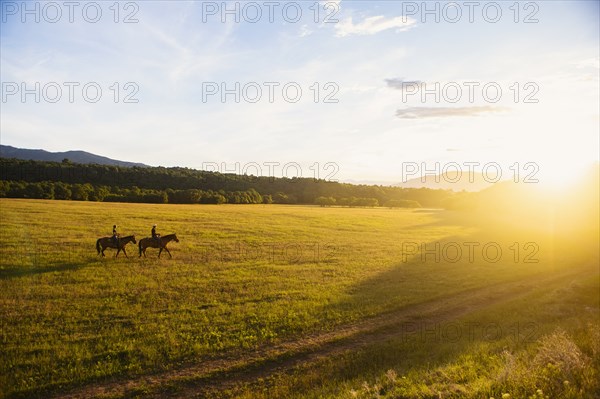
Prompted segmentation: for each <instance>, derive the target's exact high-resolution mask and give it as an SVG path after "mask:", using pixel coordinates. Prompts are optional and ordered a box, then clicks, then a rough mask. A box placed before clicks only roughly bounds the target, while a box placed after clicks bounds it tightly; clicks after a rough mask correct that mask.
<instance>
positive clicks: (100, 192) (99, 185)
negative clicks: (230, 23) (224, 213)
mask: <svg viewBox="0 0 600 399" xmlns="http://www.w3.org/2000/svg"><path fill="white" fill-rule="evenodd" d="M457 195H461V193H454V192H452V191H451V190H436V189H428V188H418V189H415V188H401V187H393V186H378V185H354V184H348V183H339V182H332V181H326V180H323V179H314V178H286V177H266V176H253V175H238V174H229V173H219V172H211V171H202V170H195V169H190V168H181V167H170V168H166V167H137V166H135V167H123V166H107V165H97V164H78V163H73V162H70V161H69V160H68V159H65V160H63V162H44V161H28V160H18V159H7V158H0V197H6V198H32V199H55V200H76V201H105V202H139V203H173V204H196V203H198V204H224V203H228V204H271V203H276V204H317V205H321V206H332V205H337V206H362V207H373V206H387V207H391V208H392V207H405V208H418V207H444V204H448V203H451V202H452V201H453V200H454V199H455V197H456V196H457Z"/></svg>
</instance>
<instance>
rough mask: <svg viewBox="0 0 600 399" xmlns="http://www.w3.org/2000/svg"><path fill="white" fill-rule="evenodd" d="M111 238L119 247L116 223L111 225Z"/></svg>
mask: <svg viewBox="0 0 600 399" xmlns="http://www.w3.org/2000/svg"><path fill="white" fill-rule="evenodd" d="M112 240H113V242H114V243H115V245H116V246H117V248H119V246H120V245H119V244H120V242H119V233H117V225H116V224H115V225H113V232H112Z"/></svg>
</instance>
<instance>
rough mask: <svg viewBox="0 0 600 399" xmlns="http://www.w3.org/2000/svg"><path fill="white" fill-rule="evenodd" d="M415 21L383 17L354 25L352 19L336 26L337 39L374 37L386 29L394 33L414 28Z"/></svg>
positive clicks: (371, 18)
mask: <svg viewBox="0 0 600 399" xmlns="http://www.w3.org/2000/svg"><path fill="white" fill-rule="evenodd" d="M416 23H417V21H416V20H414V19H413V18H410V17H404V16H400V17H395V18H385V17H384V16H383V15H377V16H375V17H369V18H365V19H364V20H363V21H361V22H358V23H354V22H353V20H352V17H348V18H346V19H344V20H342V21H340V22H339V23H338V24H337V25H336V26H335V30H336V33H335V35H336V36H337V37H344V36H351V35H374V34H376V33H379V32H383V31H385V30H388V29H396V32H402V31H406V30H409V29H411V28H413V27H415V26H416Z"/></svg>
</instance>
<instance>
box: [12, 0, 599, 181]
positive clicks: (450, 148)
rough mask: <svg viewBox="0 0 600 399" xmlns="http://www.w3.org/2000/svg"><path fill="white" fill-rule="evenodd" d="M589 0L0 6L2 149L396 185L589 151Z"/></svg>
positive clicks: (595, 70) (594, 110) (547, 165)
mask: <svg viewBox="0 0 600 399" xmlns="http://www.w3.org/2000/svg"><path fill="white" fill-rule="evenodd" d="M598 4H599V3H598V2H597V1H564V2H562V1H545V2H541V1H538V2H531V1H529V2H514V1H507V2H491V1H474V2H469V1H465V2H461V1H457V2H446V1H444V2H436V1H430V2H427V3H423V2H421V1H419V2H410V1H351V0H337V1H313V0H309V1H284V2H281V1H257V2H252V1H237V2H236V1H229V2H222V1H216V2H213V1H130V2H127V1H122V2H116V1H97V2H88V1H82V2H80V1H74V2H70V3H69V2H63V1H56V2H35V1H28V2H22V1H17V2H14V1H1V2H0V5H1V13H2V14H1V21H0V51H1V53H0V78H1V79H0V80H1V82H2V92H1V97H2V98H1V102H0V107H1V110H0V112H1V115H0V116H1V118H0V143H2V144H4V145H12V146H15V147H22V148H41V149H45V150H48V151H67V150H84V151H89V152H92V153H95V154H99V155H103V156H107V157H110V158H114V159H120V160H127V161H134V162H142V163H145V164H148V165H153V166H159V165H160V166H182V167H190V168H195V169H205V170H217V171H221V172H235V173H248V174H255V175H256V174H262V175H272V176H276V177H282V176H287V177H293V176H303V177H320V178H326V179H328V180H338V181H353V182H380V183H384V184H387V183H397V182H401V181H405V180H408V179H409V178H412V177H416V176H420V175H422V174H428V173H429V174H432V173H439V172H444V171H453V170H460V171H461V172H464V173H467V172H468V171H470V170H477V171H483V172H484V173H489V178H490V180H491V179H493V178H494V176H495V175H496V174H497V173H498V172H500V174H501V177H502V179H512V180H515V181H517V180H518V181H523V179H526V178H529V179H530V180H533V181H542V182H549V183H560V182H566V181H569V180H570V179H572V178H573V177H574V176H577V175H578V174H580V173H581V171H582V170H583V169H584V168H585V167H587V166H588V165H590V164H591V163H593V162H594V161H596V162H597V160H598V151H599V149H598V148H599V126H600V116H599V112H600V111H599V110H600V103H599V98H600V88H599V74H600V66H599V64H600V55H599V51H600V50H599V49H600V43H599V41H600V39H599V37H600V30H599V13H600V11H599V6H598Z"/></svg>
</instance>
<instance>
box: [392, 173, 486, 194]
mask: <svg viewBox="0 0 600 399" xmlns="http://www.w3.org/2000/svg"><path fill="white" fill-rule="evenodd" d="M489 180H490V179H487V180H486V179H485V176H484V175H483V174H481V173H478V172H473V173H472V175H471V176H470V175H469V171H468V170H465V171H463V173H462V175H461V176H460V178H459V179H458V178H457V175H456V173H448V174H446V175H444V174H442V175H435V176H434V175H427V176H425V177H424V178H421V177H417V178H414V179H410V180H407V181H406V182H404V183H398V184H394V186H395V187H402V188H421V187H425V188H432V189H442V190H453V191H463V190H465V191H481V190H483V189H486V188H488V187H491V186H493V185H494V183H490V181H489Z"/></svg>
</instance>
